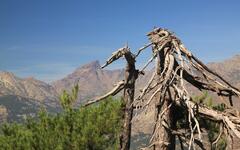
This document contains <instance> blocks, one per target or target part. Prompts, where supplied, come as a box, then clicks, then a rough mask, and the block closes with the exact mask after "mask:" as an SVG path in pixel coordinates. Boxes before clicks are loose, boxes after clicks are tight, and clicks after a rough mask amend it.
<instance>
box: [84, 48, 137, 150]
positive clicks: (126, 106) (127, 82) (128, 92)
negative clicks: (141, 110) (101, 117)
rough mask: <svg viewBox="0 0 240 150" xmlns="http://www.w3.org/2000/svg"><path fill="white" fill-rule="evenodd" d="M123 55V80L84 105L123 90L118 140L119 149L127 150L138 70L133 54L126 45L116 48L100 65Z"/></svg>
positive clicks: (109, 62) (128, 147) (107, 63)
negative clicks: (104, 93) (124, 61)
mask: <svg viewBox="0 0 240 150" xmlns="http://www.w3.org/2000/svg"><path fill="white" fill-rule="evenodd" d="M121 57H125V59H126V61H127V65H126V68H125V79H124V81H120V82H119V84H117V86H116V87H115V88H114V89H113V90H112V91H110V92H109V93H107V94H106V95H104V96H102V97H99V98H97V99H95V100H93V101H89V102H88V103H87V104H85V105H89V104H92V103H94V102H97V101H99V100H102V99H104V98H106V97H108V96H110V95H115V94H117V93H118V92H120V91H121V90H122V89H123V90H124V91H123V104H122V114H123V116H122V132H121V133H120V134H121V135H120V137H119V141H120V149H121V150H129V149H130V140H131V120H132V116H133V105H132V103H133V100H134V92H135V81H136V79H137V78H138V74H139V71H138V70H136V68H135V62H136V61H135V55H133V54H132V53H131V52H130V49H129V48H128V47H127V46H126V47H123V48H120V49H118V50H117V51H116V52H114V53H113V54H112V56H111V57H110V58H109V59H108V60H107V62H106V64H104V65H103V66H102V68H105V67H106V66H108V65H109V64H111V63H112V62H113V61H115V60H117V59H119V58H121Z"/></svg>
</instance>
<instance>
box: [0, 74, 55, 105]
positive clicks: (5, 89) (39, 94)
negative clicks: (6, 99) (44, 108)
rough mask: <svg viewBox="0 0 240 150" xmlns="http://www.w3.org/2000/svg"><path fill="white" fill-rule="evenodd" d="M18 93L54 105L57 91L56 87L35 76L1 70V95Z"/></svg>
mask: <svg viewBox="0 0 240 150" xmlns="http://www.w3.org/2000/svg"><path fill="white" fill-rule="evenodd" d="M4 95H17V96H21V97H24V98H28V99H34V100H36V101H39V102H43V103H49V105H50V104H52V105H54V103H55V102H56V96H57V93H56V91H55V89H54V88H53V87H52V86H51V85H49V84H47V83H45V82H43V81H39V80H36V79H34V78H32V77H31V78H19V77H17V76H15V75H14V74H13V73H10V72H3V71H2V72H0V96H4Z"/></svg>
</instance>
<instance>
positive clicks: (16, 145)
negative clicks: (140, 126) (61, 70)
mask: <svg viewBox="0 0 240 150" xmlns="http://www.w3.org/2000/svg"><path fill="white" fill-rule="evenodd" d="M77 91H78V86H75V87H74V88H73V90H72V93H68V92H67V91H65V92H63V94H62V95H61V96H60V101H61V105H62V108H63V112H62V113H59V114H57V115H51V114H50V113H48V112H46V110H44V109H42V110H41V111H40V112H39V114H38V117H37V119H27V120H26V121H25V123H23V124H16V123H14V124H4V125H3V126H2V127H1V130H0V149H3V150H112V149H117V146H118V134H119V131H120V107H121V101H120V100H116V99H115V100H114V99H113V98H111V97H110V98H108V99H107V100H106V101H104V102H102V103H100V104H96V105H93V106H89V107H80V108H78V109H74V108H73V104H74V102H75V101H76V99H77Z"/></svg>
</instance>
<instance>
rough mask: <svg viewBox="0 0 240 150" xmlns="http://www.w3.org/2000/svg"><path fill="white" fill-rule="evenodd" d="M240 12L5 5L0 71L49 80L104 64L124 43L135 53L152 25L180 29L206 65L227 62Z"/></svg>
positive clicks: (155, 4)
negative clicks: (95, 63)
mask: <svg viewBox="0 0 240 150" xmlns="http://www.w3.org/2000/svg"><path fill="white" fill-rule="evenodd" d="M239 7H240V1H239V0H231V1H224V0H211V1H209V0H201V1H200V0H199V1H195V0H181V1H180V0H179V1H177V0H176V1H166V0H164V1H163V0H156V1H154V0H131V1H130V0H115V1H114V0H101V1H100V0H86V1H84V0H78V1H77V0H76V1H74V0H38V1H37V0H1V1H0V70H4V71H11V72H14V73H15V74H16V75H18V76H20V77H28V76H34V77H36V78H37V79H40V80H44V81H47V82H51V81H53V80H56V79H60V78H62V77H64V76H65V75H67V74H69V73H71V72H72V71H73V70H74V69H75V68H77V67H79V66H81V65H83V64H85V63H88V62H90V61H93V60H100V62H101V63H104V60H105V59H106V58H107V57H108V56H110V54H111V53H112V52H113V51H114V50H115V49H117V48H120V47H122V46H124V45H125V43H126V42H128V44H129V46H130V47H131V48H132V50H133V51H136V49H137V48H139V47H141V46H142V45H143V44H145V43H147V42H148V40H147V37H146V33H147V32H149V31H150V30H152V29H153V27H154V26H159V27H164V28H168V29H170V30H171V31H174V32H175V33H176V34H177V35H178V37H180V38H181V39H182V41H183V43H184V44H185V46H186V47H187V48H189V49H190V50H191V51H192V52H193V53H194V54H195V55H196V56H198V57H199V58H200V59H202V60H203V61H204V62H212V61H221V60H223V59H227V58H230V57H231V56H233V55H235V54H240V44H239V43H240V37H239V36H240V17H239V16H240V9H239ZM148 56H149V55H148V54H147V53H144V55H142V57H141V58H140V59H139V60H138V64H142V63H143V62H144V61H145V60H147V58H148ZM122 65H123V62H120V63H119V64H116V63H115V64H114V65H113V66H111V68H118V67H121V66H122Z"/></svg>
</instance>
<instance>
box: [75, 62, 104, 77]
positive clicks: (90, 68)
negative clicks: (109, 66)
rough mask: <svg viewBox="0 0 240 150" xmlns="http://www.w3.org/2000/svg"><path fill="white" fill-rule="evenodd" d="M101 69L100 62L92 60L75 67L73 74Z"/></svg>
mask: <svg viewBox="0 0 240 150" xmlns="http://www.w3.org/2000/svg"><path fill="white" fill-rule="evenodd" d="M99 69H101V66H100V63H99V61H98V60H95V61H92V62H90V63H88V64H85V65H83V66H81V67H79V68H77V69H76V70H75V71H74V73H73V74H75V73H79V72H81V73H82V72H93V71H97V70H99Z"/></svg>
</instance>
